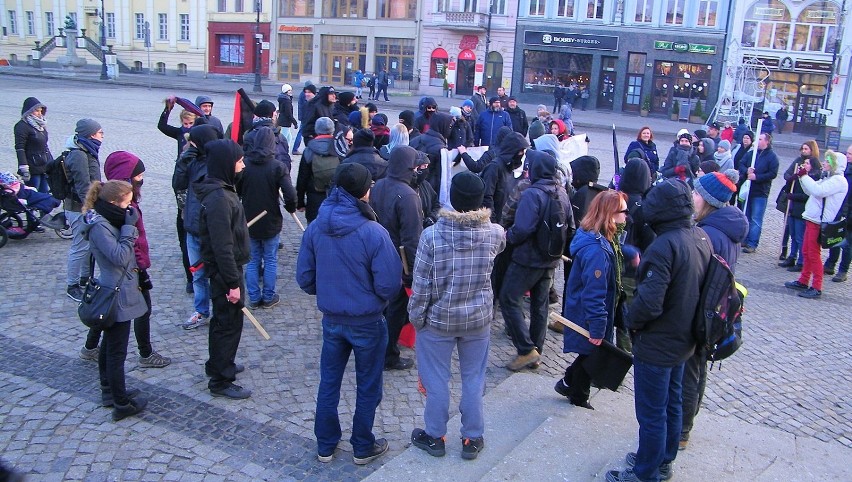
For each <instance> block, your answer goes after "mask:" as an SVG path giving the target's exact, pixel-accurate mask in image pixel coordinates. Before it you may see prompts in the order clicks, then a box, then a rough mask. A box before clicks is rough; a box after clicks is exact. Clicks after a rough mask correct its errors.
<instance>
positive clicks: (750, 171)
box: [740, 133, 778, 253]
mask: <svg viewBox="0 0 852 482" xmlns="http://www.w3.org/2000/svg"><path fill="white" fill-rule="evenodd" d="M776 177H778V156H777V155H776V154H775V151H774V150H772V135H771V134H767V133H763V134H760V136H759V137H758V138H757V156H756V159H755V161H754V165H751V162H748V163H746V162H743V163H742V164H741V165H740V179H748V180H750V181H751V189H749V193H748V204H747V205H746V206H745V207H744V208H743V212H745V215H746V216H747V217H748V236H746V239H745V241H743V253H754V252H755V251H756V250H757V245H758V243H759V242H760V233H761V231H762V229H763V215H764V214H765V213H766V204H767V202H768V200H769V189H770V188H771V187H772V180H773V179H775V178H776Z"/></svg>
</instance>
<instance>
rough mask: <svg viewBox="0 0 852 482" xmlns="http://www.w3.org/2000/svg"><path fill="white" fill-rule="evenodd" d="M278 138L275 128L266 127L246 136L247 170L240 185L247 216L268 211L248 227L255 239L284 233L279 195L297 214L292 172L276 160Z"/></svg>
mask: <svg viewBox="0 0 852 482" xmlns="http://www.w3.org/2000/svg"><path fill="white" fill-rule="evenodd" d="M276 137H277V136H276V135H275V132H274V131H273V129H272V128H271V127H270V126H266V125H264V126H261V127H255V128H254V129H252V130H250V131H249V132H247V133H246V135H245V142H244V146H245V147H246V151H245V164H246V167H245V169H244V170H243V174H242V177H241V180H240V182H239V183H238V184H239V186H238V187H239V194H240V197H241V198H242V201H243V208H244V210H245V216H246V218H248V219H253V218H254V217H255V216H257V215H258V214H260V213H261V212H263V211H266V216H263V217H262V218H260V219H259V220H258V221H257V222H256V223H255V224H253V225H252V226H251V227H250V228H249V235H250V236H251V237H252V238H253V239H269V238H271V237H273V236H275V235H276V234H278V233H280V232H281V226H282V225H283V219H284V218H283V216H282V215H281V204H280V202H279V201H278V196H279V194H278V193H279V192H280V193H282V194H283V196H284V207H285V209H286V210H287V212H291V213H292V212H295V211H296V190H295V189H293V183H292V182H291V181H290V170H289V168H288V167H287V165H286V164H284V163H282V162H280V161H278V160H277V159H276V158H275V146H276V142H275V141H276Z"/></svg>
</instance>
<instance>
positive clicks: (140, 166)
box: [130, 159, 145, 177]
mask: <svg viewBox="0 0 852 482" xmlns="http://www.w3.org/2000/svg"><path fill="white" fill-rule="evenodd" d="M143 172H145V163H144V162H142V159H139V161H138V162H136V165H135V166H133V171H132V172H131V173H130V177H136V176H138V175H139V174H142V173H143Z"/></svg>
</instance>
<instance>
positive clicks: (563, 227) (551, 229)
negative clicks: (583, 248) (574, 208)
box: [530, 186, 569, 260]
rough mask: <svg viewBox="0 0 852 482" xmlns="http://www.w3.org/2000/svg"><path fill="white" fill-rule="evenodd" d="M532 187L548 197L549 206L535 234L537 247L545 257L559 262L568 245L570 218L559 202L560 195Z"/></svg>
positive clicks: (545, 209)
mask: <svg viewBox="0 0 852 482" xmlns="http://www.w3.org/2000/svg"><path fill="white" fill-rule="evenodd" d="M530 187H534V188H536V189H539V190H540V191H542V192H543V193H544V194H545V195H546V196H547V197H546V199H547V206H546V207H545V208H544V213H543V215H542V217H541V223H540V224H539V225H538V230H537V231H536V233H535V246H536V247H537V248H538V250H539V251H540V252H541V253H542V254H544V255H545V256H547V257H549V258H551V259H553V260H558V259H559V258H560V257H562V254H563V253H564V251H565V245H566V244H567V243H568V227H569V226H568V216H567V215H566V214H565V209H564V207H563V206H562V203H561V202H560V201H559V194H558V193H556V192H553V193H550V192H547V191H545V190H544V189H542V188H540V187H538V186H530Z"/></svg>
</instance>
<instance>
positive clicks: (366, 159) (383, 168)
mask: <svg viewBox="0 0 852 482" xmlns="http://www.w3.org/2000/svg"><path fill="white" fill-rule="evenodd" d="M343 162H357V163H358V164H361V165H362V166H364V167H366V168H367V169H368V170H369V171H370V175H371V176H373V182H375V181H378V180H379V179H381V178H383V177H385V175H386V174H387V170H388V161H386V160H384V159H382V156H381V155H379V151H378V150H377V149H376V148H375V147H373V146H362V147H355V148H353V149H351V150H350V151H349V153H348V154H346V157H344V158H343Z"/></svg>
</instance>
